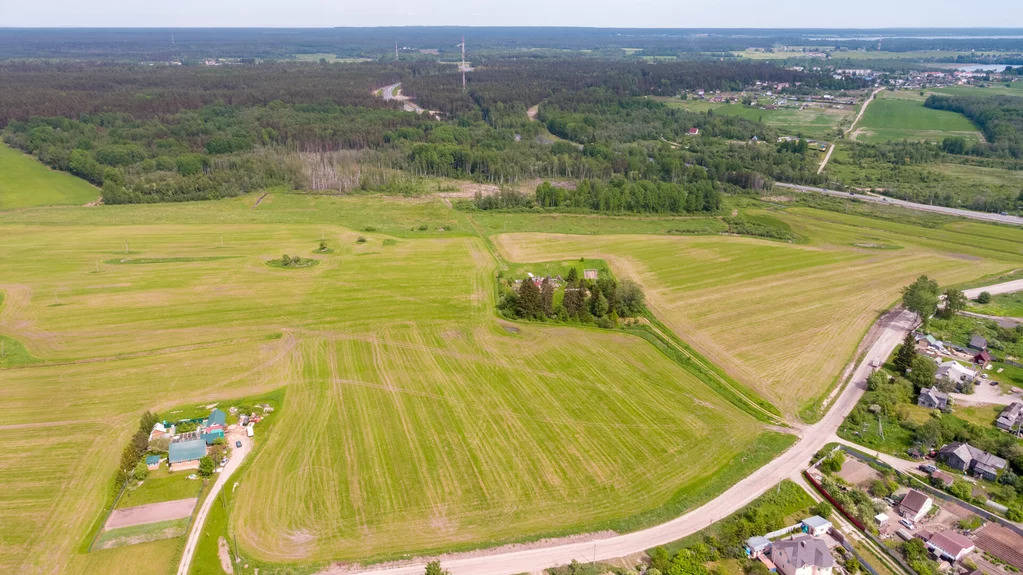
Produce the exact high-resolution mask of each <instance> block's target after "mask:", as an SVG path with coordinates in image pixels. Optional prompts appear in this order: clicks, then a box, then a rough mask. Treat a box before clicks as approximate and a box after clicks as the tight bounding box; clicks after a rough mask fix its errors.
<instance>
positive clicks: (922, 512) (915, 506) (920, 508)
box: [898, 489, 934, 523]
mask: <svg viewBox="0 0 1023 575" xmlns="http://www.w3.org/2000/svg"><path fill="white" fill-rule="evenodd" d="M933 506H934V500H933V499H931V498H930V497H928V496H927V495H925V494H923V493H921V492H919V491H917V490H916V489H910V490H909V493H907V494H906V496H905V497H903V498H902V501H900V502H899V509H898V511H899V515H900V516H901V517H904V518H906V519H909V520H910V521H912V522H914V523H916V522H917V521H920V520H921V519H923V518H924V517H925V516H926V515H927V512H928V511H930V510H931V507H933Z"/></svg>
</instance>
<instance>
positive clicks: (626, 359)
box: [0, 194, 785, 573]
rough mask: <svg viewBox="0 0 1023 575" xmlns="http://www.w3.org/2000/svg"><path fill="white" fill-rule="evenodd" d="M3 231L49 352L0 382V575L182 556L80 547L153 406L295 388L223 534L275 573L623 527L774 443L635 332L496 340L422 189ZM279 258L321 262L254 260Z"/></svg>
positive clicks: (9, 222) (568, 332)
mask: <svg viewBox="0 0 1023 575" xmlns="http://www.w3.org/2000/svg"><path fill="white" fill-rule="evenodd" d="M422 224H426V225H427V226H428V229H427V230H426V231H423V232H420V231H418V230H419V227H420V225H422ZM444 226H446V228H445V229H446V230H447V231H443V232H442V231H438V230H439V229H440V228H441V227H444ZM367 227H373V228H375V229H378V230H381V231H387V232H388V233H390V234H392V235H386V236H385V235H383V234H382V233H381V231H378V232H367V231H366V228H367ZM450 228H453V229H450ZM0 229H2V233H0V254H2V255H0V258H2V259H0V262H2V264H0V265H2V266H3V269H4V274H3V277H2V278H0V291H2V292H3V293H4V300H3V303H2V308H0V335H3V336H6V337H9V338H13V339H15V340H17V341H19V342H21V343H22V344H23V345H24V347H25V348H26V349H27V351H28V353H31V354H32V355H33V356H34V357H35V358H36V359H37V360H38V361H36V362H33V363H23V364H19V365H13V366H10V367H6V368H3V369H0V388H2V389H3V398H4V399H3V401H2V402H0V469H2V470H3V473H0V571H4V572H17V573H101V572H109V571H111V570H113V569H117V570H120V571H125V572H133V573H165V572H167V571H168V570H169V569H170V567H171V565H172V564H173V561H174V560H175V556H176V553H177V551H176V550H177V549H178V548H179V547H178V546H179V545H180V542H179V541H177V540H170V541H160V542H154V543H149V544H143V545H137V546H130V547H123V548H118V549H111V550H103V551H96V552H93V553H84V549H85V548H86V547H87V545H88V534H89V533H90V529H91V528H93V527H95V526H96V525H98V522H99V521H101V519H102V512H103V507H104V505H105V504H106V503H107V502H108V499H109V496H110V495H111V494H110V493H109V490H110V485H111V479H112V475H113V473H114V469H115V468H116V466H117V463H118V461H119V457H120V452H121V450H122V448H123V446H124V443H125V441H127V439H128V437H129V435H130V434H131V432H132V430H133V428H134V426H135V425H136V424H137V420H138V416H139V414H140V413H141V412H142V411H144V410H146V409H151V410H155V411H158V412H159V411H160V410H167V409H171V408H173V407H176V406H180V405H199V404H204V403H210V402H214V401H217V400H219V399H227V398H233V397H242V396H252V395H254V394H259V393H264V392H268V391H271V390H275V389H280V388H284V389H285V398H286V400H285V405H284V408H283V409H282V410H281V411H280V413H279V417H280V418H281V419H280V420H279V422H278V423H277V425H276V426H275V428H274V431H273V433H272V434H271V435H270V437H269V438H268V440H267V443H266V444H265V445H264V446H263V447H262V448H261V449H260V450H259V451H258V452H257V453H256V455H255V459H254V460H253V461H252V465H251V467H249V469H248V471H246V473H245V474H244V475H242V476H241V477H240V485H239V486H238V488H237V492H236V497H235V504H234V512H233V513H232V516H231V518H230V521H231V523H232V525H233V528H234V529H235V532H236V533H237V536H238V544H239V546H240V548H241V549H242V551H243V552H244V553H246V554H248V555H249V556H250V557H253V558H255V559H256V560H258V561H262V562H273V563H303V564H305V563H310V562H311V563H319V562H324V561H328V560H335V559H339V560H360V559H374V558H385V557H394V556H396V555H399V554H403V553H421V552H431V551H436V550H445V549H451V548H460V547H472V546H478V545H485V544H491V543H496V542H502V541H512V540H523V539H529V538H532V537H536V536H540V535H544V534H560V533H569V532H576V531H580V530H592V529H604V528H620V529H630V528H635V527H638V526H640V525H644V524H649V523H651V522H653V521H656V520H659V519H662V518H667V517H670V516H672V515H674V514H675V513H678V512H681V510H682V509H684V508H686V507H687V506H690V505H692V504H694V502H696V501H700V500H703V499H706V498H707V497H708V496H709V495H710V494H712V493H714V492H716V491H719V490H721V489H724V488H725V487H727V484H728V483H729V482H731V481H734V480H736V479H738V477H736V476H735V474H736V473H743V472H744V471H743V470H745V471H748V470H749V469H750V466H751V465H755V464H759V463H755V462H763V461H765V460H766V459H765V458H769V457H770V456H771V455H772V454H773V453H774V452H776V450H777V449H779V448H780V447H782V446H783V445H784V443H785V442H784V441H779V440H778V436H777V434H769V435H767V436H764V435H762V434H761V432H763V430H764V428H763V425H762V424H760V423H758V422H756V421H755V420H753V418H752V417H750V416H748V415H746V414H745V413H743V412H741V411H739V410H738V409H736V408H734V407H733V406H732V405H731V404H729V403H727V402H726V401H725V400H724V399H722V398H721V397H719V396H718V395H716V394H715V393H714V392H713V391H711V390H710V388H708V387H707V386H706V385H705V384H703V383H701V382H700V381H699V380H697V379H696V378H695V377H694V376H692V375H691V374H690V373H689V372H687V371H685V370H684V369H682V368H681V367H680V366H679V365H678V364H676V363H673V362H672V361H670V360H669V359H668V358H667V357H666V356H664V355H662V354H661V353H660V352H659V351H657V350H656V349H655V348H654V347H653V346H651V345H650V344H649V343H647V342H645V341H643V340H641V339H640V338H637V337H634V336H629V335H625V334H622V333H615V332H608V331H603V330H597V329H581V328H565V327H561V328H559V327H547V326H540V325H520V326H518V331H515V330H508V329H504V327H502V324H500V323H499V322H498V321H497V320H496V319H495V318H494V316H493V311H492V305H493V301H492V298H493V296H492V294H493V293H494V283H493V282H494V272H495V269H496V264H495V262H494V260H493V258H492V257H491V256H490V254H489V253H488V252H487V250H486V248H485V247H484V242H483V240H481V239H480V238H478V237H472V236H470V235H469V232H470V231H471V226H470V225H469V223H468V222H467V220H466V219H465V218H464V216H463V215H461V214H459V213H457V212H454V211H452V210H450V209H448V208H447V207H445V206H444V204H443V203H442V202H440V201H439V200H436V199H426V200H392V199H387V198H379V197H363V198H344V199H334V198H323V197H303V196H295V195H278V194H273V195H271V196H269V197H267V198H266V199H264V200H263V201H262V202H261V203H260V204H259V206H258V207H255V206H254V198H252V197H248V198H236V199H233V200H226V201H221V202H208V203H198V204H178V205H154V206H103V207H96V208H84V207H75V208H35V209H26V210H22V211H19V212H16V213H12V212H8V213H0ZM360 235H361V236H364V237H366V238H367V240H368V241H367V242H366V243H364V244H357V243H356V241H355V240H356V238H357V237H358V236H360ZM321 237H324V238H326V239H327V241H328V242H329V243H330V247H332V248H334V250H335V252H334V253H333V254H329V255H314V254H312V250H313V249H315V248H316V246H317V244H318V242H319V240H320V238H321ZM126 251H127V253H125V252H126ZM284 253H287V254H291V255H301V256H303V257H316V258H318V259H320V260H321V262H320V264H319V265H317V266H315V267H312V268H307V269H299V270H291V269H274V268H270V267H268V266H267V265H265V263H264V262H265V261H266V260H269V259H271V258H279V257H280V255H281V254H284ZM214 258H215V259H214ZM121 260H141V261H142V262H148V263H128V262H122V261H121ZM765 437H769V438H770V437H773V438H774V439H768V440H766V441H765V440H764V438H765ZM41 454H45V456H40V455H41ZM696 461H698V462H699V464H698V465H694V462H696ZM736 470H738V471H736ZM722 474H724V475H722ZM729 474H730V475H729ZM722 477H726V479H721V478H722Z"/></svg>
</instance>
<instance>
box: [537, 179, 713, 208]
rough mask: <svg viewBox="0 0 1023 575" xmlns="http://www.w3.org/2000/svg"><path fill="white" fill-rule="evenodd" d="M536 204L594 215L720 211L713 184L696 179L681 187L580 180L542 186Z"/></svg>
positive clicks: (663, 183)
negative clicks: (571, 185) (567, 185)
mask: <svg viewBox="0 0 1023 575" xmlns="http://www.w3.org/2000/svg"><path fill="white" fill-rule="evenodd" d="M536 203H537V205H538V206H540V207H542V208H567V209H584V210H593V211H595V212H637V213H671V214H680V213H690V214H693V213H699V212H704V213H713V212H716V211H717V210H718V209H720V207H721V194H720V193H719V192H718V190H717V187H716V186H715V184H714V182H711V181H709V180H706V179H696V180H694V181H692V182H688V183H686V184H685V185H683V184H677V183H668V182H651V181H649V180H639V181H635V182H630V181H628V180H626V179H625V178H623V177H621V176H617V177H614V178H612V179H611V181H610V182H607V183H604V182H600V181H592V180H583V181H582V182H580V183H579V185H578V186H576V187H575V188H564V187H558V186H552V185H551V184H550V183H549V182H544V183H542V184H540V185H539V186H537V188H536Z"/></svg>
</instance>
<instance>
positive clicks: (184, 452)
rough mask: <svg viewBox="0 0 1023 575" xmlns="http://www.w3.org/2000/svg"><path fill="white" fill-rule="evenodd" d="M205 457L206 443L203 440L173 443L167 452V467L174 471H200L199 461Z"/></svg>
mask: <svg viewBox="0 0 1023 575" xmlns="http://www.w3.org/2000/svg"><path fill="white" fill-rule="evenodd" d="M205 455H206V442H205V441H204V440H202V439H192V440H189V441H178V442H175V443H171V444H170V449H169V450H168V452H167V466H168V468H169V469H171V470H172V471H177V470H179V469H198V468H199V460H200V459H202V458H203V457H204V456H205Z"/></svg>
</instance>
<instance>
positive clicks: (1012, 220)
mask: <svg viewBox="0 0 1023 575" xmlns="http://www.w3.org/2000/svg"><path fill="white" fill-rule="evenodd" d="M774 185H775V186H778V187H781V188H787V189H790V190H796V191H799V192H818V193H821V194H825V195H828V196H835V197H837V198H845V199H850V198H855V199H857V200H862V201H864V202H874V203H877V204H887V205H891V206H900V207H903V208H909V209H911V210H919V211H922V212H933V213H936V214H945V215H948V216H959V217H962V218H970V219H972V220H981V221H985V222H996V223H999V224H1012V225H1017V226H1023V218H1021V217H1018V216H1003V215H1001V214H992V213H988V212H974V211H972V210H960V209H959V208H946V207H945V206H930V205H927V204H918V203H915V202H907V201H905V200H897V199H895V198H889V197H885V196H877V195H873V194H861V193H856V194H850V193H849V192H839V191H837V190H827V189H824V188H815V187H813V186H800V185H796V184H785V183H781V182H776V183H775V184H774Z"/></svg>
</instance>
